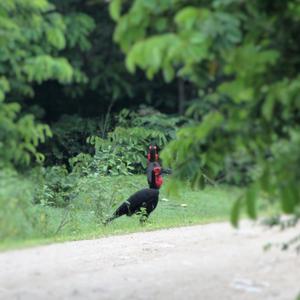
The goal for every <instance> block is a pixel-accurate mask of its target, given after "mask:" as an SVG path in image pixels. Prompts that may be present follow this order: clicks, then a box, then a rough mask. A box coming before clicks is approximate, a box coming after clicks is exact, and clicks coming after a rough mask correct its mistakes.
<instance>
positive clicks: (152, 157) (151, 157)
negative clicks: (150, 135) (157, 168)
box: [147, 145, 159, 163]
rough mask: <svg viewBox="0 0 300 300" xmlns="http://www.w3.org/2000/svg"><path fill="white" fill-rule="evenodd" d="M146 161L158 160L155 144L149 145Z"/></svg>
mask: <svg viewBox="0 0 300 300" xmlns="http://www.w3.org/2000/svg"><path fill="white" fill-rule="evenodd" d="M147 159H148V163H149V162H154V161H158V159H159V156H158V147H157V146H156V145H150V146H149V150H148V154H147Z"/></svg>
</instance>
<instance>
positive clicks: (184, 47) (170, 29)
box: [110, 0, 300, 224]
mask: <svg viewBox="0 0 300 300" xmlns="http://www.w3.org/2000/svg"><path fill="white" fill-rule="evenodd" d="M116 2H117V1H111V4H110V5H111V13H112V14H113V16H114V18H115V20H116V21H117V27H116V30H115V35H114V38H115V41H116V42H117V43H118V44H119V45H120V47H121V48H122V50H123V51H124V52H125V54H126V63H127V68H128V69H129V71H131V72H134V71H135V70H136V67H139V68H141V69H142V70H143V71H144V72H145V73H146V74H147V75H148V77H149V78H152V77H153V75H154V74H156V73H157V72H159V71H160V70H162V72H163V74H164V77H165V80H166V81H169V80H172V79H173V78H174V77H175V76H177V77H181V78H184V79H185V80H188V81H190V82H193V83H194V84H195V85H196V86H197V87H198V89H199V99H198V100H197V99H196V100H195V102H194V103H198V104H196V105H195V104H194V105H193V108H191V109H189V111H188V113H189V114H192V115H193V116H194V117H195V124H192V125H190V126H188V127H186V128H182V129H180V130H179V131H178V134H177V139H176V140H175V141H172V142H171V143H170V144H169V145H168V147H167V148H166V149H165V151H164V153H163V159H164V161H165V163H167V164H169V165H170V166H171V167H172V168H173V169H174V170H175V171H174V175H175V177H177V178H186V177H189V178H191V179H192V183H193V184H195V185H197V183H198V184H199V185H200V186H202V185H203V183H205V182H207V178H212V179H214V178H216V177H217V176H218V174H220V171H222V169H223V168H224V166H226V164H227V163H228V161H229V162H230V161H234V160H235V159H236V156H239V155H240V154H241V153H245V158H246V159H247V160H249V162H250V164H253V167H251V168H250V169H251V172H254V174H253V176H252V175H251V176H250V178H251V180H250V182H251V185H250V186H249V189H248V190H247V192H245V195H244V196H243V197H241V198H239V199H238V200H237V202H236V205H235V206H234V208H233V212H232V222H233V223H234V224H237V221H238V216H239V212H240V211H241V209H244V208H245V209H246V210H247V212H248V214H249V215H250V217H252V218H255V217H256V199H258V198H259V197H260V195H261V194H262V193H266V195H268V198H269V199H272V201H273V202H272V203H281V206H282V211H283V212H285V213H289V214H295V213H296V211H297V209H299V206H300V200H299V199H300V185H299V182H300V173H299V170H298V169H299V168H298V167H297V166H299V162H300V151H299V132H300V128H299V121H300V119H299V111H300V107H299V105H300V101H299V96H298V95H299V86H300V85H299V82H300V81H299V76H298V70H299V64H300V61H299V57H298V55H297V53H298V52H299V51H300V46H299V43H298V39H297V32H298V31H299V22H298V21H299V18H298V17H299V16H298V13H297V12H298V10H297V8H298V6H299V5H298V1H296V0H290V1H283V2H280V3H279V2H274V1H248V2H244V1H237V0H232V1H231V0H230V1H218V0H215V1H194V2H193V3H192V4H191V5H189V4H187V3H183V2H179V1H171V0H170V1H164V2H158V1H153V2H151V3H152V4H147V3H146V2H145V1H143V0H135V1H133V3H132V4H131V5H130V6H129V7H127V8H126V9H124V10H123V8H124V7H125V4H124V7H123V6H121V7H117V9H116V7H115V6H116ZM167 5H168V14H166V13H165V12H166V6H167ZM118 6H120V3H119V2H118ZM116 11H118V15H117V17H116ZM119 14H120V15H119ZM159 19H163V20H164V21H165V24H168V25H167V26H166V27H165V28H164V29H163V30H161V31H160V30H158V29H157V27H156V26H155V25H154V24H155V23H156V21H157V20H159ZM203 99H210V100H212V104H211V105H208V106H206V107H204V106H203V105H201V104H200V102H201V101H203ZM216 99H217V100H216ZM205 102H206V103H207V101H205ZM216 104H217V105H216ZM203 108H204V109H205V110H206V111H205V112H203V110H201V109H203ZM197 109H199V110H198V111H197ZM246 164H247V163H246ZM251 172H250V173H251ZM247 176H249V174H247ZM245 181H248V180H245Z"/></svg>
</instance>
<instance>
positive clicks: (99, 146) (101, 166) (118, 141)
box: [88, 127, 167, 175]
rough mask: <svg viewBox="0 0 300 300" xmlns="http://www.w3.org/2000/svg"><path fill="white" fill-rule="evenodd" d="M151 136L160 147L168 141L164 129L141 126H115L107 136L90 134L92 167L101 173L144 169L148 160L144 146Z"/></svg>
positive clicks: (122, 172) (122, 173) (141, 170)
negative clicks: (93, 150) (92, 146)
mask: <svg viewBox="0 0 300 300" xmlns="http://www.w3.org/2000/svg"><path fill="white" fill-rule="evenodd" d="M153 140H155V141H156V142H157V144H158V145H159V146H160V147H163V146H164V145H165V144H166V143H167V138H166V136H165V135H164V133H162V132H160V131H155V130H150V129H145V128H142V127H132V128H122V127H116V128H115V130H114V131H113V132H110V133H109V134H108V138H107V139H106V140H104V139H101V138H99V137H95V136H94V137H91V138H89V139H88V141H89V142H90V143H91V144H93V145H94V146H95V155H94V158H93V161H92V164H91V167H92V169H94V170H95V171H97V172H99V173H100V174H103V175H128V174H133V173H140V172H143V171H144V170H145V168H146V164H147V160H146V153H147V148H148V145H149V144H150V143H151V142H153Z"/></svg>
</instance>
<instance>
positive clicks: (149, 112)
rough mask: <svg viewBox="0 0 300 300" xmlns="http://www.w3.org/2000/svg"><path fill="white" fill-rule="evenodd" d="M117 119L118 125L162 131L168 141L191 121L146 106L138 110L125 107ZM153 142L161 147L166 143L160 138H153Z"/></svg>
mask: <svg viewBox="0 0 300 300" xmlns="http://www.w3.org/2000/svg"><path fill="white" fill-rule="evenodd" d="M116 120H117V125H118V126H120V127H125V128H128V127H142V128H146V129H149V130H154V131H157V132H161V133H162V134H163V135H164V136H165V137H166V139H167V141H171V140H172V139H174V138H175V136H176V131H177V130H178V129H179V128H180V127H181V126H183V125H184V124H187V123H188V122H189V119H188V118H185V117H175V116H170V115H166V114H163V113H160V112H159V111H157V110H154V109H153V108H151V107H145V106H141V107H140V109H139V110H137V111H132V110H129V109H126V108H125V109H123V110H122V111H121V112H120V113H119V114H118V115H117V117H116ZM153 142H154V143H157V144H158V145H159V146H160V147H163V146H164V144H165V141H164V140H160V139H159V138H158V139H155V140H153Z"/></svg>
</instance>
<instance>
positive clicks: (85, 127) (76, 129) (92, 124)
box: [41, 115, 110, 165]
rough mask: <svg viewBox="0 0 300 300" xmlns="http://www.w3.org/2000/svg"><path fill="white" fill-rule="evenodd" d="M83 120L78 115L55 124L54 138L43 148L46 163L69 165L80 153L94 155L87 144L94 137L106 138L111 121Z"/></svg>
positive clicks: (91, 148) (63, 117)
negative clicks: (69, 161) (89, 138)
mask: <svg viewBox="0 0 300 300" xmlns="http://www.w3.org/2000/svg"><path fill="white" fill-rule="evenodd" d="M106 123H107V124H105V122H104V121H103V119H101V118H81V117H79V116H78V115H72V116H68V115H65V116H62V117H61V118H60V119H59V120H58V121H57V122H55V123H53V124H52V126H51V130H52V132H53V138H52V139H51V140H48V141H47V143H46V144H45V145H43V146H42V147H41V149H42V151H43V153H44V154H45V156H46V163H47V164H48V165H53V164H62V163H64V164H68V160H69V159H70V158H72V157H74V156H76V155H78V154H80V153H87V154H93V152H94V149H93V147H92V146H91V145H90V144H87V143H86V140H87V138H88V137H90V136H93V135H99V136H103V137H104V136H105V135H106V134H107V131H108V130H109V127H110V119H108V121H107V122H106Z"/></svg>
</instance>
